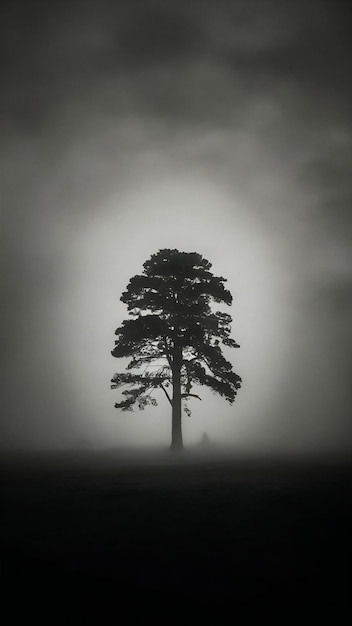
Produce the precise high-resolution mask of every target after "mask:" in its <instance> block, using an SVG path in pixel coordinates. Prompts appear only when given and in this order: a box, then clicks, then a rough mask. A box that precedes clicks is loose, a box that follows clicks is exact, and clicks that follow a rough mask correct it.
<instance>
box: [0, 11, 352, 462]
mask: <svg viewBox="0 0 352 626" xmlns="http://www.w3.org/2000/svg"><path fill="white" fill-rule="evenodd" d="M2 12H3V15H2V18H1V20H0V23H1V26H0V28H1V45H2V56H3V62H2V70H1V71H2V90H1V95H0V98H1V111H2V113H1V129H2V142H1V169H2V185H1V186H2V192H1V235H0V236H1V252H0V253H1V307H2V324H1V345H2V351H1V354H2V359H1V367H2V375H1V387H2V392H1V395H2V409H1V423H0V428H1V445H2V446H3V447H10V448H11V447H28V448H32V447H44V448H46V447H64V448H65V447H74V446H77V445H88V446H92V447H101V446H109V447H115V446H116V447H120V446H125V445H129V446H130V445H133V446H140V445H143V444H148V445H157V446H158V445H161V446H163V445H168V443H169V438H170V430H171V415H170V411H169V405H168V403H167V402H166V400H165V398H164V397H163V396H162V395H160V397H158V398H157V399H158V401H159V404H158V407H157V408H155V409H154V408H147V409H146V410H145V411H144V412H139V411H138V410H137V411H135V412H134V413H121V412H119V411H117V410H116V409H114V403H115V402H116V401H117V392H115V391H111V390H110V378H111V377H112V375H113V374H114V372H115V371H118V370H119V369H121V368H122V367H123V364H122V363H119V361H118V360H116V359H114V358H113V357H112V356H111V354H110V351H111V349H112V347H113V342H114V330H115V328H117V327H118V326H119V325H120V324H121V322H122V320H123V319H124V318H125V317H126V315H127V312H126V309H125V307H124V305H123V304H122V303H121V302H120V301H119V297H120V295H121V293H122V291H123V290H124V289H125V287H126V285H127V283H128V281H129V279H130V277H131V276H133V275H134V274H136V273H140V272H141V270H142V264H143V262H144V261H145V260H146V259H147V258H148V257H149V256H150V255H151V254H152V253H154V252H156V251H157V250H158V249H159V248H169V247H170V248H174V247H175V248H178V249H180V250H184V251H197V252H199V253H200V254H202V255H203V256H204V257H205V258H207V259H208V260H209V261H210V262H211V263H212V264H213V268H212V269H213V271H214V273H215V274H216V275H223V276H225V277H226V278H227V279H228V283H227V286H228V288H229V289H230V291H231V293H232V295H233V297H234V303H233V306H232V307H231V309H229V310H228V311H229V312H230V313H231V315H232V316H233V318H234V322H233V327H232V328H233V332H232V336H233V337H234V338H235V339H236V341H238V343H239V344H240V345H241V349H240V350H236V351H233V353H232V352H231V355H230V358H231V360H232V362H233V365H234V369H235V371H236V372H237V373H239V374H240V375H241V376H242V378H243V388H242V389H241V390H240V392H239V394H238V399H237V400H236V402H235V404H234V405H233V406H230V405H228V404H227V403H226V402H225V401H224V400H222V399H221V398H220V397H215V396H213V395H211V394H210V393H208V392H207V391H206V390H203V389H202V390H201V396H202V402H199V401H197V400H194V402H192V404H190V408H191V409H192V416H191V417H189V418H188V417H187V416H185V417H184V419H183V431H184V439H185V444H186V446H187V445H190V446H192V445H193V444H195V443H197V442H199V441H200V439H201V436H202V433H203V432H204V431H206V432H207V433H208V436H209V438H210V441H211V442H213V443H214V444H216V445H221V444H225V443H226V444H227V445H229V444H233V445H234V446H235V447H236V448H237V449H240V450H241V449H242V450H246V449H256V450H266V449H269V450H272V449H275V450H278V451H280V450H282V451H285V450H298V451H309V450H329V449H333V450H338V451H345V450H350V449H351V446H352V425H351V419H350V404H351V391H350V374H351V366H352V340H351V335H350V330H349V327H350V322H351V318H352V270H351V268H352V264H351V261H352V258H351V256H352V253H351V249H350V241H351V226H352V218H351V209H350V206H351V198H352V187H351V175H350V163H351V156H352V149H351V128H352V121H351V120H352V118H351V88H350V68H349V59H350V58H351V52H352V51H351V42H350V37H349V33H348V29H347V23H348V19H347V18H348V12H349V9H348V7H347V4H345V3H342V2H341V3H339V2H318V1H311V2H309V1H308V2H305V3H297V5H296V3H295V6H293V4H292V3H284V2H279V1H277V2H275V1H272V2H267V3H262V2H259V1H258V2H257V3H256V2H254V1H253V2H251V3H246V2H241V1H238V2H233V3H226V2H219V1H217V2H210V1H209V2H202V3H201V4H200V3H199V4H197V3H194V4H193V3H186V2H177V3H176V2H175V3H173V2H143V3H142V2H134V3H130V2H119V3H109V2H89V3H83V2H70V3H60V2H58V1H57V2H51V3H50V7H49V6H48V3H44V2H35V1H34V0H31V1H29V2H28V1H27V2H11V3H10V2H8V3H5V4H4V6H3V8H2Z"/></svg>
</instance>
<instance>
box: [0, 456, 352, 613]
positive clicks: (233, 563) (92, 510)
mask: <svg viewBox="0 0 352 626" xmlns="http://www.w3.org/2000/svg"><path fill="white" fill-rule="evenodd" d="M0 470H1V472H0V488H1V555H2V556H1V569H2V590H3V592H4V593H5V595H7V596H8V597H10V595H11V594H13V597H17V598H21V597H23V593H24V592H26V593H27V595H29V597H31V598H32V600H33V598H36V599H37V602H41V601H42V599H43V598H44V597H49V595H50V596H51V597H54V598H55V597H56V602H59V603H61V604H62V603H64V602H65V601H68V598H69V597H70V596H71V597H75V598H76V599H77V598H78V597H79V594H80V593H82V590H83V592H84V602H85V603H86V604H87V602H88V604H89V600H90V599H91V598H92V597H93V596H94V597H98V594H100V597H101V598H105V599H106V598H110V600H111V599H112V598H113V600H114V602H115V603H116V606H119V605H120V604H121V603H123V602H126V600H128V602H129V603H130V605H131V602H132V606H133V602H137V603H141V602H143V601H144V600H145V599H148V601H151V600H153V599H154V600H155V601H156V602H158V603H160V602H161V601H167V602H171V603H173V602H175V600H176V601H177V603H178V604H180V603H182V602H188V601H192V602H193V603H194V604H195V605H197V604H198V605H199V606H203V607H204V606H206V605H207V603H209V602H213V601H219V602H221V603H230V604H231V606H233V607H236V606H239V605H241V606H245V605H247V606H248V607H250V606H251V605H253V603H256V602H264V601H265V602H266V604H267V603H268V602H269V603H270V602H271V603H272V604H273V605H279V604H282V606H285V607H286V608H285V610H286V611H287V610H289V607H290V606H295V607H297V606H298V607H299V606H302V607H303V606H305V604H306V603H307V602H309V603H310V605H311V606H313V607H314V606H316V607H320V608H322V607H324V603H325V602H329V604H333V605H335V606H340V607H342V606H343V607H345V609H347V608H348V607H350V596H351V589H352V587H351V581H352V577H351V568H352V506H351V502H352V497H351V496H352V464H351V462H350V460H349V459H336V458H335V459H332V458H330V459H329V458H319V459H318V458H316V459H314V460H309V459H305V460H303V459H290V460H289V459H278V458H276V459H274V458H266V459H263V458H262V459H258V458H257V459H255V458H245V457H242V458H239V457H235V456H233V455H229V454H227V455H221V454H213V455H209V456H205V455H203V454H200V453H198V454H190V453H189V452H187V451H186V452H184V453H182V454H175V453H170V452H168V451H166V452H162V451H150V452H142V451H139V452H138V451H134V452H133V451H125V452H121V451H118V450H110V451H89V450H86V451H82V450H81V451H68V452H52V453H49V452H45V453H44V452H40V453H28V452H27V453H19V452H18V453H7V454H3V455H2V456H1V458H0ZM81 598H83V596H81ZM82 601H83V600H82ZM104 601H105V600H104V599H103V600H102V602H104ZM283 623H284V622H283Z"/></svg>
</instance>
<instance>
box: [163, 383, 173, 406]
mask: <svg viewBox="0 0 352 626" xmlns="http://www.w3.org/2000/svg"><path fill="white" fill-rule="evenodd" d="M160 387H161V389H162V390H163V392H164V394H165V395H166V397H167V399H168V401H169V402H170V404H171V406H172V400H171V398H170V396H169V394H168V393H167V391H166V389H165V387H164V385H160Z"/></svg>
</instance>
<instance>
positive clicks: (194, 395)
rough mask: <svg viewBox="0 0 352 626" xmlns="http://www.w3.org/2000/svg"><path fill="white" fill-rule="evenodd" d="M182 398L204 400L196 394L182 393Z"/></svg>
mask: <svg viewBox="0 0 352 626" xmlns="http://www.w3.org/2000/svg"><path fill="white" fill-rule="evenodd" d="M181 398H198V400H201V399H202V398H200V397H199V396H197V394H195V393H181Z"/></svg>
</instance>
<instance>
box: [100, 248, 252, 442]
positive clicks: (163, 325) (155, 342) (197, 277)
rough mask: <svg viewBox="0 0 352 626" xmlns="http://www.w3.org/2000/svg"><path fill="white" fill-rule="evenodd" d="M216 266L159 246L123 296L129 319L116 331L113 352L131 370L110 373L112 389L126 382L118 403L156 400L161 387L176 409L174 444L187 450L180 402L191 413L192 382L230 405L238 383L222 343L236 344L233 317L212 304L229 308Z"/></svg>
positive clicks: (121, 405)
mask: <svg viewBox="0 0 352 626" xmlns="http://www.w3.org/2000/svg"><path fill="white" fill-rule="evenodd" d="M211 267H212V265H211V263H209V261H207V260H206V259H204V258H203V257H202V256H201V255H200V254H198V253H197V252H180V251H179V250H176V249H162V250H159V251H158V252H157V253H156V254H153V255H152V256H151V257H150V259H149V260H147V261H146V262H145V263H144V264H143V268H144V269H143V273H142V274H138V275H136V276H133V278H131V279H130V281H129V284H128V286H127V288H126V291H125V292H124V293H123V294H122V296H121V298H120V299H121V301H122V302H124V303H125V304H126V305H127V309H128V313H129V316H130V318H129V319H127V320H125V321H123V322H122V325H121V326H120V327H119V328H117V330H116V331H115V335H116V336H117V339H116V341H115V347H114V349H113V350H112V355H113V356H114V357H117V358H122V357H127V358H130V359H131V360H130V361H129V363H128V365H127V371H126V372H123V373H117V374H115V375H114V377H113V378H112V381H111V383H112V384H111V387H112V389H117V388H120V387H125V389H124V390H123V391H122V395H123V396H124V399H123V400H121V401H120V402H117V403H116V404H115V407H116V408H119V409H122V410H123V411H128V410H132V409H133V407H134V406H135V405H136V404H137V405H138V406H139V408H140V409H143V408H144V407H145V406H146V405H147V404H152V405H156V404H157V400H156V398H155V391H157V390H158V389H161V390H162V391H163V392H164V394H165V396H166V397H167V399H168V401H169V403H170V404H171V406H172V413H173V443H174V447H182V435H181V423H180V422H181V404H183V405H184V406H183V408H184V410H185V412H186V413H188V414H190V410H189V408H188V406H187V405H186V404H185V401H186V400H187V399H189V398H192V397H196V398H199V396H198V394H196V393H194V392H193V388H194V387H195V386H203V385H206V386H207V387H209V388H210V389H212V390H213V392H215V393H218V394H220V395H221V396H223V397H224V398H225V399H226V400H227V401H228V402H230V403H233V402H234V400H235V397H236V395H237V390H238V389H239V388H240V386H241V378H240V376H238V375H237V374H236V373H235V372H234V371H233V369H232V364H231V363H230V362H229V361H228V360H227V359H226V358H225V357H224V355H223V352H222V346H227V347H230V348H238V347H239V345H238V344H237V343H236V341H235V340H234V339H232V338H231V337H230V332H231V322H232V318H231V316H230V315H229V314H227V313H223V312H221V311H215V312H214V311H213V310H212V308H211V304H212V303H213V302H215V303H218V304H222V303H224V304H226V305H231V304H232V295H231V293H230V291H229V290H227V289H226V288H225V286H224V283H225V282H226V279H225V278H223V277H222V276H218V277H217V276H214V275H213V274H212V273H211V271H210V269H211ZM132 370H135V372H132ZM170 386H171V387H172V394H171V393H169V388H170ZM176 422H179V425H178V426H177V428H176V426H175V424H176ZM174 431H175V432H174ZM176 433H178V435H176ZM174 435H175V437H174ZM175 442H176V443H175Z"/></svg>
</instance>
